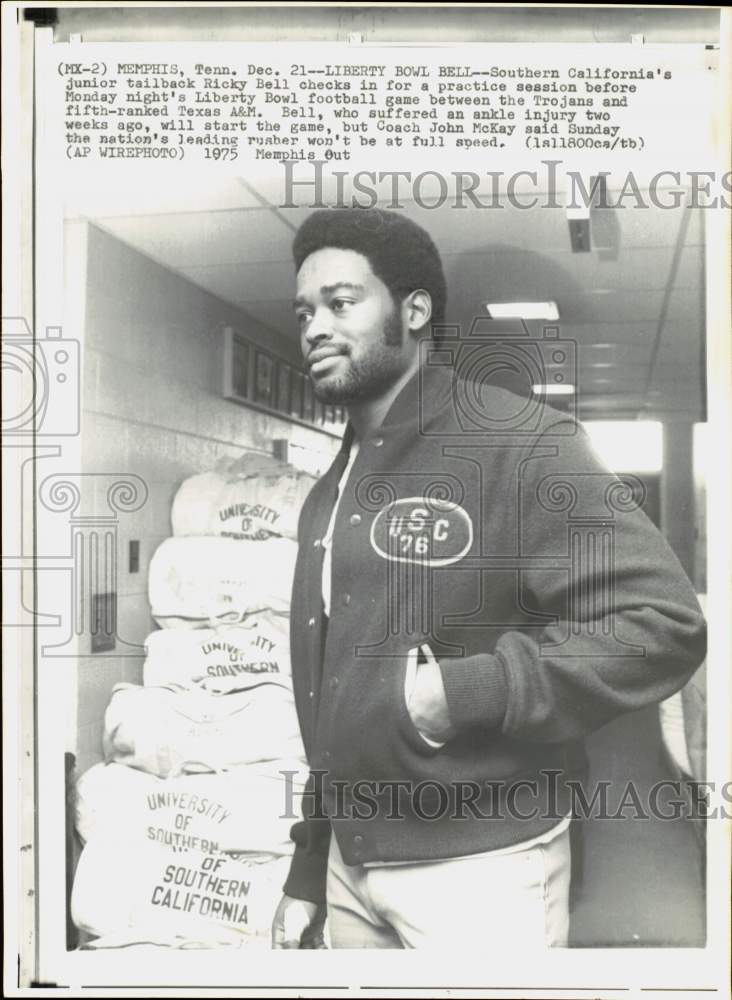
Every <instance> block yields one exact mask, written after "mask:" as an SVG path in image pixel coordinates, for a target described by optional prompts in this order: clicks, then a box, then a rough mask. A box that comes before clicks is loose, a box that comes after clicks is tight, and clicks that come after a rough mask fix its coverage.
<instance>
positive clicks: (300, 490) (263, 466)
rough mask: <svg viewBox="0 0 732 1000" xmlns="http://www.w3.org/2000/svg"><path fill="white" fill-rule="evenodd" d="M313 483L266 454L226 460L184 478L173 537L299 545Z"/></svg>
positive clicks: (175, 503) (175, 509) (174, 511)
mask: <svg viewBox="0 0 732 1000" xmlns="http://www.w3.org/2000/svg"><path fill="white" fill-rule="evenodd" d="M314 483H315V479H314V477H313V476H311V475H310V474H309V473H307V472H301V471H299V470H297V469H295V468H294V467H293V466H291V465H287V464H285V463H283V462H279V461H277V460H276V459H274V458H271V457H269V456H266V455H244V456H242V458H239V459H236V460H235V461H231V460H228V459H224V460H223V461H222V462H220V463H219V465H218V466H217V467H216V470H215V471H213V472H204V473H201V474H200V475H197V476H191V478H190V479H186V480H185V482H184V483H183V484H182V485H181V487H180V489H179V490H178V492H177V493H176V496H175V499H174V500H173V509H172V512H171V520H172V524H173V534H174V535H178V536H186V535H222V536H224V537H227V538H236V539H249V540H252V541H263V540H266V539H268V538H272V537H276V536H279V537H283V538H289V539H292V540H295V541H296V540H297V522H298V518H299V516H300V509H301V507H302V505H303V503H304V501H305V498H306V496H307V495H308V493H309V492H310V490H311V489H312V487H313V485H314Z"/></svg>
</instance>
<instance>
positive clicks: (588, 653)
mask: <svg viewBox="0 0 732 1000" xmlns="http://www.w3.org/2000/svg"><path fill="white" fill-rule="evenodd" d="M293 252H294V258H295V265H296V269H297V295H296V298H295V313H296V316H297V321H298V323H299V326H300V332H301V344H302V350H303V354H304V357H305V360H306V363H307V366H308V369H309V372H310V378H311V379H312V383H313V387H314V391H315V394H316V396H317V397H318V398H319V399H320V400H322V401H323V402H325V403H338V404H345V405H346V407H347V409H348V416H349V423H348V427H347V430H346V433H345V435H344V440H343V446H342V448H341V451H340V453H339V454H338V456H337V457H336V460H335V461H334V463H333V465H332V466H331V468H330V469H329V470H328V472H327V473H326V474H325V475H324V476H323V478H322V479H321V480H320V481H319V482H318V483H317V484H316V486H315V488H314V489H313V491H312V493H311V494H310V496H309V498H308V500H307V501H306V503H305V506H304V509H303V511H302V515H301V519H300V538H299V542H300V553H299V558H298V563H297V568H296V572H295V581H294V588H293V600H292V622H291V629H292V631H291V642H292V663H293V674H294V680H295V696H296V701H297V707H298V713H299V719H300V725H301V728H302V733H303V739H304V742H305V747H306V750H307V753H308V759H309V764H310V768H311V784H310V787H309V789H308V794H307V795H306V796H305V798H304V801H303V814H304V816H305V819H304V821H303V822H302V823H299V824H296V826H295V827H293V839H294V840H295V844H296V848H295V853H294V856H293V861H292V866H291V870H290V875H289V878H288V880H287V883H286V885H285V887H284V891H285V896H284V897H283V899H282V902H281V903H280V906H279V908H278V910H277V914H276V916H275V920H274V924H273V944H274V946H275V947H302V946H307V942H308V941H309V940H312V939H313V938H314V937H315V936H316V934H317V930H318V928H319V927H320V926H322V921H323V917H324V914H325V907H326V904H327V914H328V926H329V932H330V939H331V943H332V945H333V946H334V947H345V948H349V947H351V948H368V947H397V948H398V947H427V946H437V947H450V946H466V947H472V946H480V947H485V946H486V944H488V945H489V946H490V947H491V948H498V949H499V948H501V947H503V946H510V945H511V944H512V943H515V942H516V941H520V942H521V944H522V946H523V947H524V948H525V949H527V950H531V949H534V950H536V949H541V948H542V947H544V946H546V945H551V944H555V945H561V944H564V943H566V937H567V924H568V905H567V897H568V888H569V838H568V825H569V816H570V814H571V798H570V794H569V793H570V787H569V786H568V785H567V781H569V780H571V779H572V778H573V770H572V760H573V758H574V759H575V760H576V754H573V753H572V747H573V744H574V746H576V741H577V740H579V739H581V738H582V737H583V736H584V735H585V734H587V733H589V732H591V731H592V730H593V729H596V728H598V727H599V726H601V725H603V724H604V723H606V722H608V721H609V720H610V719H612V718H613V717H614V716H616V715H619V714H620V713H622V712H627V711H630V710H633V709H637V708H640V707H642V706H644V705H647V704H650V703H652V702H657V701H660V700H662V699H664V698H666V697H668V696H669V695H671V694H672V693H673V692H674V691H676V690H677V689H678V688H680V687H681V686H682V685H683V684H684V682H685V681H686V680H687V679H688V677H689V676H690V675H691V673H692V672H693V671H694V669H695V668H696V667H697V666H698V664H699V663H700V662H701V660H702V659H703V656H704V649H705V639H704V636H705V630H704V622H703V618H702V615H701V612H700V609H699V607H698V604H697V602H696V598H695V595H694V593H693V590H692V587H691V585H690V583H689V581H688V580H687V579H686V577H685V575H684V573H683V571H682V569H681V567H680V565H679V563H678V561H677V560H676V558H675V556H674V555H673V553H672V552H671V550H670V548H669V547H668V545H667V544H666V542H665V541H664V539H663V538H662V537H661V535H660V534H659V533H658V532H657V531H656V529H655V528H654V527H653V525H652V524H651V522H650V521H649V520H648V519H647V518H646V517H645V515H644V514H643V513H642V512H641V511H640V510H638V509H637V507H636V505H635V504H634V503H633V502H632V501H631V499H630V497H629V495H628V490H627V489H626V490H624V489H623V486H622V484H621V483H620V482H619V481H618V480H617V478H616V477H614V476H612V475H611V474H610V473H609V472H608V471H607V470H606V469H604V468H603V467H602V466H601V465H600V464H599V463H598V461H597V459H596V457H595V456H594V454H593V452H592V450H591V449H590V447H589V445H588V442H587V438H586V436H585V435H584V433H583V432H582V430H581V428H580V427H579V425H578V424H576V422H575V421H574V420H572V418H570V417H569V416H567V415H565V414H561V413H558V412H557V411H554V410H552V409H550V408H548V407H543V406H540V405H536V404H531V401H529V402H527V401H525V400H518V399H517V397H516V396H515V395H513V394H511V393H509V392H506V391H505V390H502V389H500V388H497V387H495V386H491V385H488V384H483V383H482V382H481V380H480V373H481V372H482V371H483V370H485V369H486V368H490V351H491V349H492V348H491V345H490V344H486V345H485V347H484V350H485V352H486V357H485V358H481V356H480V354H479V353H478V354H476V355H473V354H471V355H470V356H469V358H468V360H469V363H468V364H466V365H463V366H462V367H463V368H468V369H470V371H471V372H472V373H473V378H472V381H471V380H467V381H464V380H461V378H460V375H459V372H458V371H457V368H458V367H460V365H459V364H458V363H457V362H459V360H460V351H461V350H469V351H473V352H474V351H475V350H476V349H477V350H478V352H480V351H481V350H483V348H482V347H481V346H480V345H478V347H477V348H476V347H475V345H473V344H470V343H467V342H466V339H465V338H462V339H460V338H458V340H457V341H454V342H450V343H449V344H448V342H447V341H444V342H438V343H436V344H432V346H433V347H436V348H440V346H442V348H443V349H442V351H440V350H437V351H436V352H433V353H432V354H430V352H429V351H428V350H426V348H427V346H428V340H427V339H426V338H428V337H429V335H430V334H431V332H432V329H431V328H432V326H433V325H434V324H441V323H443V322H444V313H445V301H446V291H445V281H444V276H443V271H442V266H441V262H440V258H439V255H438V253H437V250H436V248H435V246H434V244H433V242H432V240H431V239H430V237H429V236H428V234H427V233H426V232H424V230H422V229H421V228H420V227H419V226H417V225H415V224H414V223H413V222H411V221H410V220H409V219H407V218H406V217H405V216H401V215H398V214H395V213H389V212H384V211H380V210H377V209H373V210H358V209H356V210H349V209H341V210H335V209H334V210H326V211H320V212H316V213H314V214H313V215H311V216H310V217H309V218H308V219H307V220H306V221H305V223H304V224H303V226H302V227H301V229H300V230H299V232H298V234H297V236H296V239H295V242H294V247H293ZM448 347H449V352H446V350H445V349H446V348H448ZM447 353H449V354H450V356H451V357H452V358H453V361H455V362H456V364H455V365H454V367H452V368H450V367H445V365H444V364H443V363H435V359H436V358H437V359H438V360H439V359H440V357H441V358H442V359H443V360H444V357H445V356H447Z"/></svg>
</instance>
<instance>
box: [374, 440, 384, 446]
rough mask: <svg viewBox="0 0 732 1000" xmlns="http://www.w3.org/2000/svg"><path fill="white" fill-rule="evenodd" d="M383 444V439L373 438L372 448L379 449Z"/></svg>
mask: <svg viewBox="0 0 732 1000" xmlns="http://www.w3.org/2000/svg"><path fill="white" fill-rule="evenodd" d="M383 443H384V439H383V438H374V448H380V447H381V446H382V444H383Z"/></svg>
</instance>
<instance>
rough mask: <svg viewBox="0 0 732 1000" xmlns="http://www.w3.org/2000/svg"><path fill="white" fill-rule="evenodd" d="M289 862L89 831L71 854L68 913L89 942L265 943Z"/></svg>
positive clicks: (105, 944)
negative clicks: (92, 834)
mask: <svg viewBox="0 0 732 1000" xmlns="http://www.w3.org/2000/svg"><path fill="white" fill-rule="evenodd" d="M289 863H290V861H289V858H286V857H282V858H271V857H268V856H262V857H259V858H258V857H255V856H251V855H237V854H226V853H223V852H210V853H209V852H205V851H200V850H185V851H179V850H176V849H175V848H173V847H170V846H165V845H160V844H154V843H150V842H146V841H139V840H138V841H135V840H133V839H130V838H123V837H121V836H119V835H110V836H105V837H95V838H94V839H93V840H91V841H89V842H88V843H87V844H86V845H85V846H84V849H83V851H82V852H81V856H80V858H79V863H78V865H77V868H76V872H75V875H74V883H73V888H72V893H71V916H72V919H73V921H74V923H75V924H76V926H77V927H78V928H80V929H81V930H83V931H85V932H86V933H88V934H92V935H94V936H95V937H96V938H97V939H98V940H97V941H96V942H95V944H96V946H97V947H121V946H124V945H127V944H136V943H147V944H164V945H168V946H174V947H209V948H220V947H226V946H232V945H233V946H237V945H238V946H240V947H248V948H249V947H253V946H254V947H259V948H262V949H265V948H267V947H268V946H269V935H270V927H271V924H272V918H273V916H274V912H275V909H276V907H277V903H278V902H279V899H280V898H281V895H282V886H283V884H284V881H285V879H286V877H287V871H288V868H289Z"/></svg>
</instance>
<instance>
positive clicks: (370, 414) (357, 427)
mask: <svg viewBox="0 0 732 1000" xmlns="http://www.w3.org/2000/svg"><path fill="white" fill-rule="evenodd" d="M417 368H418V364H415V365H413V366H411V367H410V368H408V369H407V370H406V371H405V372H404V374H403V375H401V376H400V377H399V379H398V380H397V381H396V382H395V383H394V384H393V385H392V386H390V387H389V388H388V389H387V390H386V392H384V393H383V395H381V396H379V397H378V399H367V400H358V401H356V402H353V403H348V404H347V406H346V409H347V410H348V419H349V420H350V421H351V426H352V427H353V433H354V435H355V437H356V439H357V440H358V441H360V440H362V439H363V438H364V437H367V436H368V435H369V434H373V432H374V431H375V430H376V429H377V428H378V427H381V425H382V423H383V422H384V418H385V417H386V415H387V413H388V412H389V410H390V409H391V404H392V403H393V402H394V400H395V399H396V398H397V396H398V395H399V393H400V392H401V391H402V389H403V388H404V386H405V385H406V384H407V382H409V380H410V379H411V378H412V376H413V375H414V374H415V372H416V371H417Z"/></svg>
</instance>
